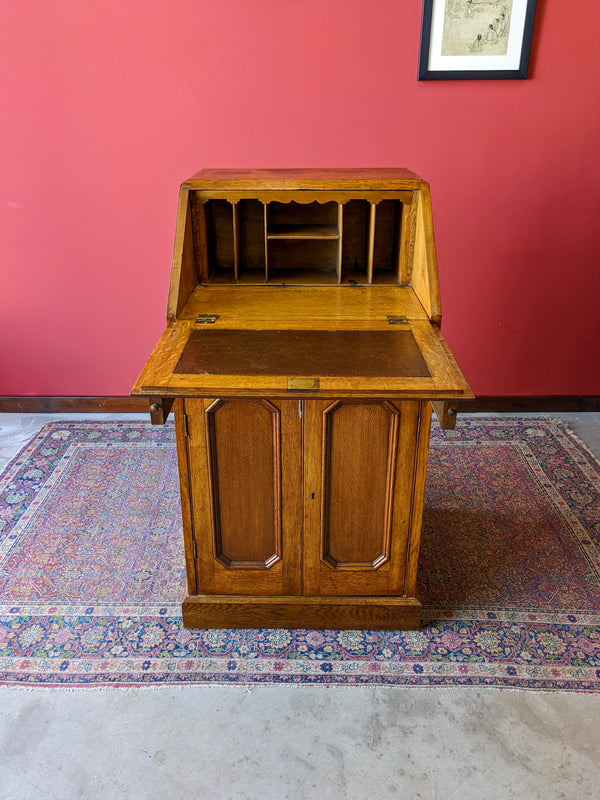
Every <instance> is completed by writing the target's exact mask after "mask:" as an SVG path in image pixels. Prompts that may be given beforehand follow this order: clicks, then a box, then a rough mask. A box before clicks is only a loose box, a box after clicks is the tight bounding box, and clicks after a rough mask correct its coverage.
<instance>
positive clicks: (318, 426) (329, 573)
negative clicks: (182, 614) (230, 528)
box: [175, 398, 431, 597]
mask: <svg viewBox="0 0 600 800" xmlns="http://www.w3.org/2000/svg"><path fill="white" fill-rule="evenodd" d="M228 410H229V412H231V413H230V414H229V417H228V418H227V419H225V420H224V425H225V429H226V430H225V434H224V435H225V437H227V436H229V437H231V436H232V435H234V436H235V434H236V431H237V432H238V434H239V433H240V432H241V433H242V434H243V432H244V430H246V429H247V428H249V426H250V424H251V423H252V422H254V423H255V424H254V426H253V427H252V429H251V430H249V435H250V436H251V437H254V436H255V435H259V436H262V443H263V451H264V456H265V458H266V457H267V449H268V448H267V440H268V445H269V446H270V447H271V452H270V454H269V458H270V459H271V464H272V474H271V478H269V477H268V476H267V478H266V479H265V476H264V475H263V476H262V477H263V479H265V480H266V481H267V482H270V481H272V484H273V487H272V488H273V491H272V501H273V502H272V506H273V508H272V511H273V531H274V542H275V545H274V548H273V550H272V551H270V550H268V549H265V545H264V542H262V541H261V540H260V538H259V539H256V542H257V543H258V545H259V546H260V547H262V552H261V554H260V555H259V556H257V557H255V558H248V557H244V553H243V547H242V548H241V550H240V551H239V552H237V553H235V552H230V551H229V550H228V547H229V545H228V541H229V542H231V541H232V540H231V537H230V538H229V540H228V539H227V536H224V535H223V519H222V514H223V511H222V510H221V509H220V502H219V499H220V492H221V490H222V489H223V487H222V486H220V483H219V482H220V481H221V482H223V474H224V473H223V464H221V463H220V458H221V457H225V456H224V455H223V452H222V451H223V447H222V440H223V437H221V439H220V438H219V432H218V427H219V425H220V424H221V422H220V420H219V417H220V416H222V415H223V414H225V415H227V411H228ZM175 417H176V430H177V436H178V451H179V464H180V475H181V486H182V511H183V518H184V538H185V545H186V546H185V550H186V566H187V573H188V592H189V593H190V594H192V595H256V596H303V595H304V596H316V597H318V596H322V597H336V596H337V597H341V596H346V597H352V596H356V597H360V596H364V597H368V596H396V597H415V596H416V574H417V561H418V552H419V544H420V529H421V516H422V508H421V507H422V500H423V491H424V483H425V472H426V466H427V449H428V441H429V425H430V419H431V405H430V404H429V403H422V402H419V401H414V400H408V401H400V400H393V401H392V400H387V399H381V398H374V399H373V400H364V399H363V400H354V399H350V398H341V399H328V400H323V399H312V398H310V399H305V400H302V401H298V400H297V399H291V398H290V399H288V398H284V399H283V400H282V399H280V398H275V399H269V400H264V399H259V398H231V399H227V398H224V399H223V398H221V399H217V398H200V399H197V398H194V399H186V400H181V401H178V402H177V404H176V408H175ZM236 418H237V421H236ZM261 419H262V423H260V424H262V426H263V430H262V434H261V433H260V432H258V434H257V430H256V428H257V425H256V421H257V420H261ZM236 426H237V427H236ZM242 444H243V443H242ZM242 449H243V447H242ZM259 450H260V448H259ZM336 459H337V462H336ZM340 459H341V461H342V462H343V461H344V459H345V460H346V464H344V463H339V462H340ZM233 460H234V461H235V457H234V459H233ZM237 466H238V473H239V471H240V468H241V472H242V473H243V474H244V475H245V476H246V479H248V476H249V474H250V472H249V471H248V469H247V468H246V467H245V466H244V464H243V463H242V464H241V467H240V464H239V463H238V465H237ZM227 469H228V470H230V471H231V470H232V471H233V473H234V474H233V477H232V476H231V475H229V476H228V475H225V483H226V484H227V485H226V487H225V490H224V491H225V494H226V495H227V503H228V504H229V505H230V506H231V507H232V513H233V519H234V526H235V524H236V523H237V524H238V529H239V520H240V517H239V515H238V516H237V517H236V514H237V511H236V503H237V504H243V503H244V502H248V500H251V499H252V498H251V497H249V495H248V494H247V492H246V495H244V490H243V487H240V490H239V497H236V487H235V470H236V465H235V464H234V465H233V467H232V465H231V464H228V465H227ZM344 469H346V470H352V471H353V473H357V474H352V475H351V476H349V475H347V474H345V473H344ZM263 471H264V470H263ZM362 483H364V484H365V486H364V487H363V488H362V489H361V484H362ZM267 494H268V492H267ZM371 504H372V507H371ZM230 510H231V509H230ZM238 511H239V509H238ZM242 518H243V515H242ZM359 518H360V521H359ZM225 524H228V523H227V522H226V523H225ZM361 524H364V525H365V527H366V528H368V529H369V530H366V532H365V533H364V535H362V533H361V530H360V525H361ZM357 526H358V527H357ZM346 527H347V528H348V530H347V531H346ZM342 529H344V532H342V533H341V532H340V531H341V530H342ZM374 531H375V532H374ZM345 533H348V539H347V540H345ZM255 534H256V531H255ZM353 535H354V536H355V537H356V542H355V543H353V542H352V538H353ZM377 537H379V538H377ZM255 538H256V537H255ZM249 546H250V548H251V547H252V545H249ZM240 553H241V554H242V555H241V557H240Z"/></svg>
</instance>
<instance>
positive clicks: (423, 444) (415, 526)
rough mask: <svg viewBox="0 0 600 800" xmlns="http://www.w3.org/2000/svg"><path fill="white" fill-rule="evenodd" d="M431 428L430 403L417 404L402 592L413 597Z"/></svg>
mask: <svg viewBox="0 0 600 800" xmlns="http://www.w3.org/2000/svg"><path fill="white" fill-rule="evenodd" d="M430 429H431V403H427V402H423V403H420V404H419V414H418V425H417V431H416V433H417V447H416V448H415V457H414V458H415V460H414V466H413V468H412V470H411V477H412V483H413V488H412V502H411V504H410V521H409V539H408V542H407V546H406V553H407V564H406V580H405V584H404V594H405V595H406V596H407V597H414V596H415V594H416V591H417V572H418V565H419V550H420V548H421V523H422V521H423V501H424V496H425V479H426V477H427V458H428V455H429V433H430Z"/></svg>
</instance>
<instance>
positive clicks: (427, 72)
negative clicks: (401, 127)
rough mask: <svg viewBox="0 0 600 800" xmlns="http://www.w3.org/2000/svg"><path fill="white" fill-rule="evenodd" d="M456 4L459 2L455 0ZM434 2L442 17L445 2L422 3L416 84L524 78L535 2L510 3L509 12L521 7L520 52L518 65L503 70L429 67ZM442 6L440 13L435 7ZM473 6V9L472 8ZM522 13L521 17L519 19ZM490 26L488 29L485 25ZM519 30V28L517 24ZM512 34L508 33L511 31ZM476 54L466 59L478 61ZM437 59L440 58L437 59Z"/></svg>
mask: <svg viewBox="0 0 600 800" xmlns="http://www.w3.org/2000/svg"><path fill="white" fill-rule="evenodd" d="M459 2H460V0H459ZM464 2H465V3H466V2H471V3H473V2H475V3H476V5H480V6H483V5H489V6H490V7H494V6H496V5H497V4H495V3H493V2H486V1H485V0H464ZM434 3H437V4H438V9H437V11H438V13H443V14H444V21H445V14H446V8H447V6H446V5H445V3H446V0H423V19H422V23H421V47H420V51H419V70H418V80H420V81H449V80H507V79H508V80H515V79H516V80H523V79H525V78H527V74H528V70H529V55H530V52H531V39H532V36H533V20H534V17H535V7H536V0H512V9H513V10H514V8H515V7H519V6H520V7H521V16H522V34H521V31H520V30H519V32H518V33H519V38H520V52H519V54H518V63H511V64H510V66H509V67H508V68H507V69H498V68H494V69H486V68H485V67H484V68H478V69H469V68H464V69H463V68H462V67H461V68H458V69H439V68H433V69H432V68H431V67H430V53H431V44H432V22H433V11H434ZM440 4H441V5H444V10H443V12H442V11H441V9H440V7H439V5H440ZM472 7H473V6H472ZM523 11H524V16H523ZM489 27H491V26H489ZM519 28H521V25H519ZM511 35H512V31H511ZM477 38H478V39H481V36H478V37H477ZM479 57H480V56H479V54H478V55H469V59H472V58H479ZM440 60H441V59H440Z"/></svg>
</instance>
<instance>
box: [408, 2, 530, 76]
mask: <svg viewBox="0 0 600 800" xmlns="http://www.w3.org/2000/svg"><path fill="white" fill-rule="evenodd" d="M535 3H536V0H424V1H423V23H422V26H421V52H420V54H419V80H420V81H436V80H438V81H439V80H442V81H443V80H457V79H458V80H477V79H485V78H488V79H489V78H526V77H527V69H528V66H529V51H530V49H531V36H532V33H533V17H534V14H535Z"/></svg>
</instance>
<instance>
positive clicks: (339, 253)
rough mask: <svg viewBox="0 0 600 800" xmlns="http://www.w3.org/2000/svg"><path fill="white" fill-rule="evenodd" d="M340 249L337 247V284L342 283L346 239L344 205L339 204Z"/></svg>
mask: <svg viewBox="0 0 600 800" xmlns="http://www.w3.org/2000/svg"><path fill="white" fill-rule="evenodd" d="M337 227H338V237H339V238H338V247H337V264H336V272H337V282H338V283H341V282H342V243H343V239H344V205H343V203H338V221H337Z"/></svg>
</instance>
